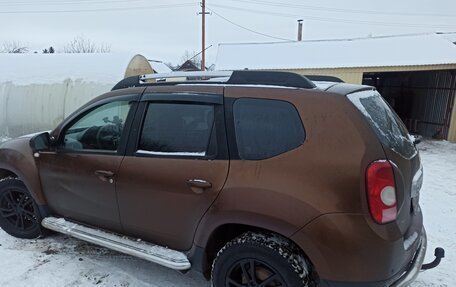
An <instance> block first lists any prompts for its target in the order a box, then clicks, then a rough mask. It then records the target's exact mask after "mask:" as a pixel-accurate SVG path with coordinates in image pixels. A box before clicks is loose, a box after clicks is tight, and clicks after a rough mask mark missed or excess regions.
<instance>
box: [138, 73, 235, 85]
mask: <svg viewBox="0 0 456 287" xmlns="http://www.w3.org/2000/svg"><path fill="white" fill-rule="evenodd" d="M232 74H233V71H209V72H205V71H192V72H171V73H162V74H146V75H140V76H139V81H140V83H145V82H147V81H148V80H160V79H173V78H205V79H210V78H222V77H231V75H232Z"/></svg>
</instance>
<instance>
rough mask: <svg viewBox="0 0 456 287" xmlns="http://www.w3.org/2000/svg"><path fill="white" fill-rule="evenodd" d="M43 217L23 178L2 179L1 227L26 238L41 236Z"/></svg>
mask: <svg viewBox="0 0 456 287" xmlns="http://www.w3.org/2000/svg"><path fill="white" fill-rule="evenodd" d="M41 219H42V218H41V215H40V213H39V210H38V206H37V205H36V203H35V200H34V199H33V198H32V196H31V195H30V192H29V191H28V190H27V188H26V187H25V185H24V183H23V182H22V181H21V180H19V179H17V178H5V179H2V180H0V227H1V228H2V229H3V230H4V231H5V232H6V233H8V234H10V235H12V236H14V237H18V238H26V239H33V238H37V237H40V236H41V234H42V227H41Z"/></svg>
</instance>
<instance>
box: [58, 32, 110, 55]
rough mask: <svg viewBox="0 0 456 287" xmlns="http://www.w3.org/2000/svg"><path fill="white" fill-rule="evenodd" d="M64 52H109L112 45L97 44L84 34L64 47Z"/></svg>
mask: <svg viewBox="0 0 456 287" xmlns="http://www.w3.org/2000/svg"><path fill="white" fill-rule="evenodd" d="M63 52H64V53H109V52H111V45H108V44H106V43H101V44H97V43H95V42H93V41H92V40H90V39H87V38H85V37H83V36H78V37H76V38H74V39H73V40H72V41H70V42H69V43H67V44H66V45H65V46H64V47H63Z"/></svg>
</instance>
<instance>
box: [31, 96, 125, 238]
mask: <svg viewBox="0 0 456 287" xmlns="http://www.w3.org/2000/svg"><path fill="white" fill-rule="evenodd" d="M130 106H131V102H129V101H128V100H118V101H111V102H107V103H104V104H100V105H98V106H95V107H94V108H92V109H89V110H88V111H86V112H83V113H82V115H81V116H78V117H77V118H76V119H75V120H74V121H73V122H70V123H69V124H68V125H67V127H65V128H63V130H62V132H61V135H60V137H59V139H58V144H57V147H55V149H53V150H51V151H48V152H41V153H40V157H39V158H38V161H39V166H40V176H41V182H42V186H43V192H44V194H45V196H46V198H47V202H48V205H49V207H50V209H51V210H52V211H53V212H55V213H57V214H58V215H60V216H64V217H65V218H69V219H73V220H76V221H80V222H85V223H88V224H90V225H95V226H99V227H103V228H106V229H111V230H113V231H118V232H120V231H121V226H120V220H119V211H118V207H117V197H116V191H115V176H116V173H117V171H118V169H119V166H120V163H121V161H122V158H123V154H124V151H121V144H120V143H121V139H122V134H123V132H124V126H125V122H126V121H127V116H128V114H129V111H130Z"/></svg>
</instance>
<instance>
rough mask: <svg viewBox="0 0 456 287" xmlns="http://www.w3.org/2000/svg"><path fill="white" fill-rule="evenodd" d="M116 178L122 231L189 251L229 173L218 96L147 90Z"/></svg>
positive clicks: (221, 98)
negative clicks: (199, 225) (204, 217)
mask: <svg viewBox="0 0 456 287" xmlns="http://www.w3.org/2000/svg"><path fill="white" fill-rule="evenodd" d="M134 125H135V126H138V127H139V128H138V129H137V133H136V134H135V135H133V134H132V135H130V139H131V142H129V147H128V151H127V155H126V156H125V158H124V160H123V162H122V164H121V167H120V170H119V173H118V178H117V193H118V200H119V209H120V216H121V221H122V226H123V228H124V230H125V232H126V233H127V234H129V235H131V236H136V237H139V238H142V239H145V240H147V241H150V242H154V243H156V244H160V245H166V246H168V247H170V248H173V249H177V250H188V249H190V248H191V245H192V241H193V236H194V234H195V231H196V228H197V226H198V223H199V221H200V220H201V218H202V217H203V215H204V213H205V212H206V211H207V210H208V208H209V207H210V205H211V203H212V202H213V201H214V200H215V198H216V197H217V195H218V193H219V192H220V190H221V189H222V187H223V185H224V183H225V180H226V177H227V173H228V165H229V160H228V152H227V143H226V133H225V126H224V111H223V95H222V94H201V93H200V94H198V93H194V94H193V93H185V94H180V93H150V94H147V93H146V94H145V95H144V96H143V98H142V100H141V104H140V107H139V108H138V113H137V117H136V118H135V123H134Z"/></svg>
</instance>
